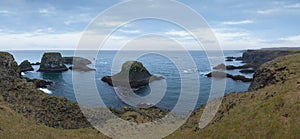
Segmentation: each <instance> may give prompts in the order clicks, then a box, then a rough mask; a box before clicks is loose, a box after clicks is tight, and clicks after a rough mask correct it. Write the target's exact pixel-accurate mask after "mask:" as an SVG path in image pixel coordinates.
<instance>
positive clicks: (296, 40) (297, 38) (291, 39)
mask: <svg viewBox="0 0 300 139" xmlns="http://www.w3.org/2000/svg"><path fill="white" fill-rule="evenodd" d="M280 40H282V41H289V42H293V43H299V42H300V34H299V35H296V36H290V37H285V38H280Z"/></svg>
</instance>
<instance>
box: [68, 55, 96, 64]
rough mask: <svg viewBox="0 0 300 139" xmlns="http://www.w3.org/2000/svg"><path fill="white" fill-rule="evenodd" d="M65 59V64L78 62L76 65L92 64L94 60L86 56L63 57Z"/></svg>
mask: <svg viewBox="0 0 300 139" xmlns="http://www.w3.org/2000/svg"><path fill="white" fill-rule="evenodd" d="M63 61H64V63H65V64H70V65H73V64H76V65H89V64H92V62H91V61H90V60H88V59H86V58H82V57H63Z"/></svg>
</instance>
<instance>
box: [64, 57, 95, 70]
mask: <svg viewBox="0 0 300 139" xmlns="http://www.w3.org/2000/svg"><path fill="white" fill-rule="evenodd" d="M63 60H64V63H65V64H70V65H72V66H71V67H69V69H70V70H77V71H85V72H87V71H95V70H96V69H93V68H90V67H88V66H87V65H89V64H92V62H91V61H90V60H88V59H85V58H82V57H63Z"/></svg>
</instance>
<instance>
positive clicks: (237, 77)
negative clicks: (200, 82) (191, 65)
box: [206, 71, 253, 82]
mask: <svg viewBox="0 0 300 139" xmlns="http://www.w3.org/2000/svg"><path fill="white" fill-rule="evenodd" d="M206 76H207V77H214V78H225V77H227V78H231V79H232V80H235V81H237V80H239V81H242V82H251V81H252V80H253V79H250V78H246V77H245V76H242V75H235V76H234V75H231V74H228V73H225V72H222V71H213V72H211V73H208V74H206Z"/></svg>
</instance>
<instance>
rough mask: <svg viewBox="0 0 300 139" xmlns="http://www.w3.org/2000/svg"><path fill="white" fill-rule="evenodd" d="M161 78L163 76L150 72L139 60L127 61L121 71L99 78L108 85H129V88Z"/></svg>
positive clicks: (144, 84)
mask: <svg viewBox="0 0 300 139" xmlns="http://www.w3.org/2000/svg"><path fill="white" fill-rule="evenodd" d="M161 79H163V77H157V76H155V75H152V74H150V73H149V71H148V70H147V69H146V68H145V67H144V66H143V64H142V63H141V62H138V61H127V62H125V63H124V64H123V65H122V70H121V72H119V73H117V74H116V75H113V76H104V77H103V78H102V79H101V80H102V81H103V82H106V83H108V84H109V85H110V86H124V87H128V85H130V87H131V88H139V87H142V86H146V85H148V84H149V83H150V82H152V81H155V80H161Z"/></svg>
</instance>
